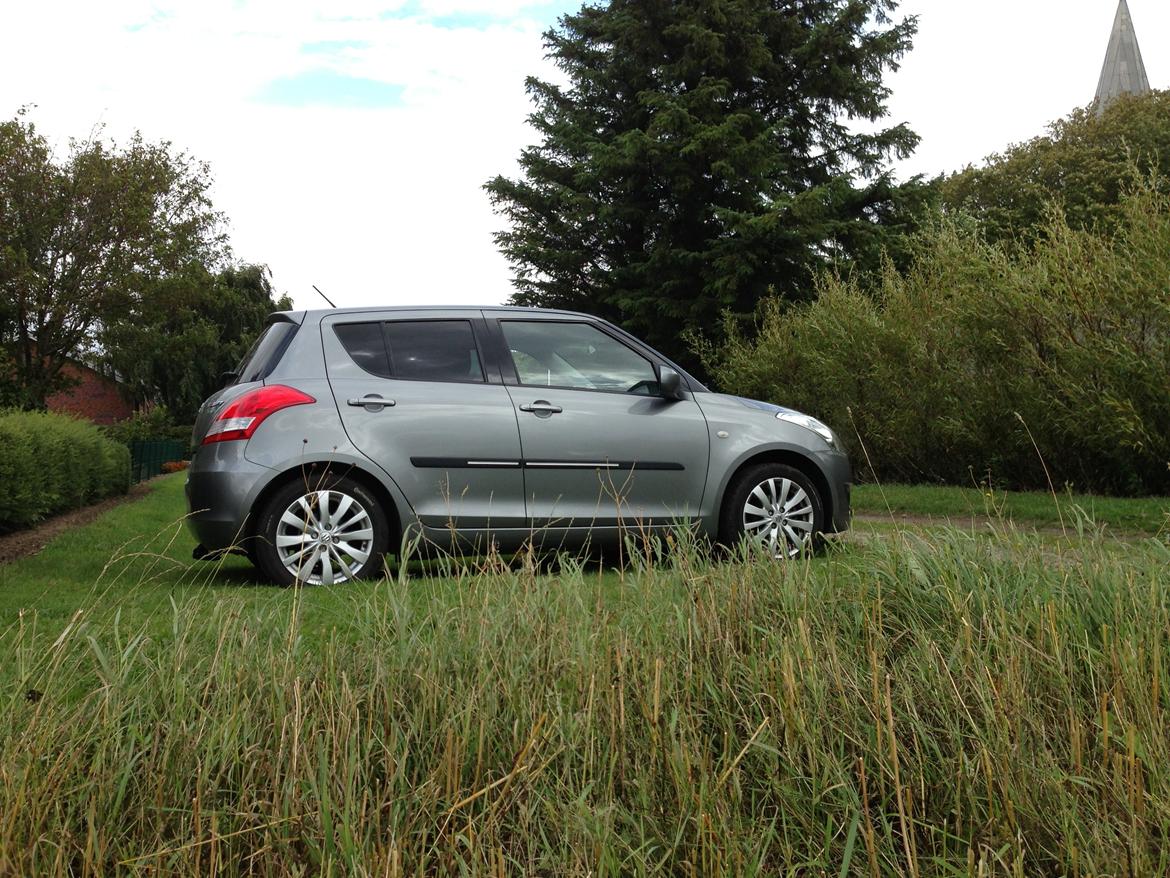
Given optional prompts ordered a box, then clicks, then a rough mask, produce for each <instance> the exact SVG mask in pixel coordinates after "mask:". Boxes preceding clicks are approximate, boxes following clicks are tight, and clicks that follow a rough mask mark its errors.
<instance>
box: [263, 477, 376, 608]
mask: <svg viewBox="0 0 1170 878" xmlns="http://www.w3.org/2000/svg"><path fill="white" fill-rule="evenodd" d="M387 533H388V527H387V521H386V514H385V513H384V512H383V511H382V508H381V506H380V504H379V503H378V501H377V499H376V498H374V497H373V496H372V495H371V494H370V492H369V491H368V490H367V489H366V488H365V487H364V486H363V485H362V484H361V483H359V482H357V481H354V480H353V479H351V478H348V477H346V476H334V475H328V474H327V475H324V476H322V477H320V478H319V479H317V481H316V483H315V484H305V483H304V482H302V481H299V480H298V481H296V482H293V483H291V484H289V485H287V486H286V487H284V488H282V489H281V490H279V491H277V492H276V494H274V495H273V496H272V498H271V499H270V500H269V501H268V503H267V504H266V505H265V507H264V510H263V512H262V513H261V515H260V519H259V527H258V532H257V537H258V539H257V540H256V541H255V542H254V543H253V549H252V553H253V555H254V560H255V562H256V565H257V566H258V567H259V568H260V570H261V572H263V573H264V574H265V575H266V576H268V577H269V578H270V579H272V580H273V581H274V582H276V583H279V584H281V585H292V584H293V583H295V582H299V583H301V584H302V585H341V584H342V583H346V582H352V581H354V580H357V579H366V578H369V577H371V576H375V575H378V574H379V573H381V571H382V556H383V555H384V554H385V552H386V545H387V539H388V537H387Z"/></svg>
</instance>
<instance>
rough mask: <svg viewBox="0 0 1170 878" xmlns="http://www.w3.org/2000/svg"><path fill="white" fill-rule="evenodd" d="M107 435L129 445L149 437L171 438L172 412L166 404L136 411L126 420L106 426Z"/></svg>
mask: <svg viewBox="0 0 1170 878" xmlns="http://www.w3.org/2000/svg"><path fill="white" fill-rule="evenodd" d="M104 429H105V431H106V435H107V436H109V437H110V438H111V439H113V440H114V441H116V442H121V443H122V444H123V445H129V444H130V443H131V442H138V441H144V440H148V439H162V438H164V437H166V438H169V434H170V432H171V430H173V429H174V427H173V425H172V422H171V413H170V412H169V411H167V407H166V406H165V405H159V406H155V407H154V408H151V409H146V410H140V411H136V412H135V413H134V414H132V415H131V416H130V417H128V418H126V419H125V420H124V421H119V422H118V423H116V424H111V425H110V426H108V427H106V428H104Z"/></svg>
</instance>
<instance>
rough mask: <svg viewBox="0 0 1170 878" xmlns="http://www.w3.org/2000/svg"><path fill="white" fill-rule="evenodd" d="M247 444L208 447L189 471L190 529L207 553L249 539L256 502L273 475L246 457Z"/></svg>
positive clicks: (238, 443) (228, 443)
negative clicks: (251, 515) (251, 517)
mask: <svg viewBox="0 0 1170 878" xmlns="http://www.w3.org/2000/svg"><path fill="white" fill-rule="evenodd" d="M244 444H245V443H243V442H217V443H215V444H213V445H204V446H202V447H200V448H199V449H198V450H197V451H196V452H195V457H194V459H193V460H192V461H191V466H190V468H188V470H187V510H188V512H189V513H190V514H189V515H188V517H187V525H188V527H189V528H190V530H191V533H192V534H194V536H195V539H196V541H198V542H199V543H200V544H201V545H202V546H203V547H204V548H205V549H207V550H210V551H220V550H223V549H229V548H232V547H233V546H238V545H240V543H241V542H242V540H243V539H244V537H245V536H246V535H247V526H248V513H249V512H250V510H251V508H252V502H253V500H254V499H255V497H256V495H257V494H259V492H260V489H261V488H263V486H264V484H265V483H266V482H267V481H268V479H269V478H271V477H272V475H273V471H272V470H271V469H269V468H268V467H266V466H260V465H259V464H256V463H252V462H251V461H250V460H248V459H247V458H246V457H244Z"/></svg>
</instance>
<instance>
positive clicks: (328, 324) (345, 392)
mask: <svg viewBox="0 0 1170 878" xmlns="http://www.w3.org/2000/svg"><path fill="white" fill-rule="evenodd" d="M477 329H478V332H477ZM482 334H483V319H482V315H481V314H480V312H478V311H473V310H469V311H444V312H442V316H437V315H436V312H434V311H418V312H385V311H383V312H371V313H365V314H354V313H345V314H334V315H330V316H329V317H326V318H325V319H324V320H323V321H322V324H321V341H322V345H323V347H324V352H325V363H326V369H327V371H328V374H329V383H330V385H331V386H332V388H333V395H334V398H335V399H336V402H337V409H338V411H339V412H340V413H341V419H342V422H343V423H344V425H345V431H346V433H347V434H348V435H349V438H350V441H351V442H353V444H354V445H355V446H356V447H357V448H358V449H359V450H360V451H361V452H362V453H363V454H365V455H366V456H367V457H369V458H370V459H371V460H373V461H374V462H375V463H376V464H377V465H378V466H380V467H381V468H382V469H384V470H385V471H386V472H387V473H388V474H389V475H390V477H391V478H393V479H394V480H395V482H396V483H397V484H398V486H399V488H401V490H402V492H403V494H405V495H406V498H407V499H408V500H409V501H410V504H411V506H412V507H413V508H414V511H415V513H416V514H417V515H418V517H419V519H420V521H421V522H422V523H423V524H424V525H427V526H428V527H433V528H449V527H455V528H458V529H460V530H468V531H479V530H488V529H491V530H499V529H508V528H523V527H524V526H525V517H524V490H523V484H524V481H523V478H524V477H523V471H522V468H521V465H520V437H519V431H518V428H517V424H516V413H515V410H514V408H513V406H512V402H511V399H510V397H509V396H508V392H507V390H506V389H505V388H504V386H503V384H502V382H501V379H500V375H499V371H498V369H495V368H489V366H488V364H486V363H485V359H484V355H483V351H482V339H481V336H482Z"/></svg>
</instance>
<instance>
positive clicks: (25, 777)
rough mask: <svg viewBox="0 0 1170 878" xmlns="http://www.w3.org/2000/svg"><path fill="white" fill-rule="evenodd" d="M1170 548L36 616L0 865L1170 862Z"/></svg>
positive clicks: (13, 672) (916, 553)
mask: <svg viewBox="0 0 1170 878" xmlns="http://www.w3.org/2000/svg"><path fill="white" fill-rule="evenodd" d="M1168 564H1170V550H1168V549H1167V548H1166V546H1165V545H1163V544H1159V543H1156V542H1149V543H1145V544H1135V545H1133V546H1132V547H1130V548H1129V549H1128V550H1125V551H1120V550H1116V549H1113V550H1109V549H1107V548H1106V547H1105V546H1104V545H1102V544H1100V543H1098V542H1096V538H1095V537H1093V536H1092V535H1091V534H1090V533H1089V532H1087V531H1086V532H1084V533H1082V534H1081V535H1080V536H1076V535H1074V536H1072V537H1070V540H1069V541H1068V542H1067V543H1060V544H1053V543H1051V542H1047V543H1046V542H1042V541H1039V540H1037V539H1033V538H1026V537H1022V536H1019V535H1016V534H1013V533H1011V532H1010V531H1007V532H1003V533H1000V534H999V535H998V536H996V537H994V538H990V539H983V538H974V537H970V536H964V535H961V534H959V533H954V534H952V535H951V536H949V537H945V538H940V539H936V540H934V541H933V542H924V541H921V540H918V539H914V538H912V537H909V536H901V537H898V538H896V539H894V540H891V541H887V540H873V541H871V542H868V543H866V544H864V545H861V546H858V547H854V548H850V549H848V550H841V551H839V552H837V553H835V554H834V555H833V556H832V557H830V558H829V559H827V560H818V561H812V562H801V563H793V564H789V565H776V564H772V563H759V562H755V561H751V560H750V559H737V560H735V561H733V562H727V563H721V564H712V563H710V562H708V561H706V560H704V558H703V556H702V555H701V554H700V553H698V552H696V551H694V550H693V549H692V548H689V547H681V548H676V550H675V551H674V552H672V553H671V554H670V555H669V560H668V561H667V563H666V564H665V565H660V566H657V567H656V566H653V565H647V564H643V563H641V561H640V560H639V559H637V558H636V559H635V565H634V566H632V567H631V568H630V569H628V570H626V571H625V572H622V573H620V574H615V573H607V572H598V571H596V570H593V569H590V568H586V567H581V566H580V565H578V564H576V563H574V562H565V563H564V564H563V565H562V566H561V567H560V569H559V570H558V571H556V572H555V573H552V574H546V575H541V574H538V573H537V572H536V571H535V570H534V569H533V568H532V567H530V566H522V567H520V568H519V569H507V568H503V567H499V568H497V569H494V570H484V571H480V572H468V571H467V570H465V569H461V568H459V567H457V566H455V565H451V567H450V569H449V570H448V571H447V573H448V574H449V575H448V576H445V577H436V578H421V577H415V578H412V577H410V576H408V575H407V574H406V573H405V572H403V573H401V574H400V576H399V578H397V579H390V580H387V581H384V582H381V583H377V584H374V585H370V586H365V587H354V588H352V589H351V590H350V591H349V592H348V593H347V598H346V601H344V602H343V603H344V608H343V609H342V610H339V611H338V612H337V613H336V615H335V616H334V617H333V618H332V619H330V620H326V621H323V620H321V619H316V620H314V621H313V622H312V624H310V622H309V621H308V620H306V619H305V618H304V616H303V614H302V613H301V612H300V609H299V606H300V600H301V596H300V595H299V594H298V593H296V592H288V593H281V594H280V595H279V596H280V597H282V598H286V599H287V600H280V601H274V602H273V603H272V604H271V605H270V607H271V608H270V609H268V610H262V609H255V608H254V609H252V610H250V611H245V610H244V609H243V604H242V603H241V602H239V601H238V600H236V599H233V598H232V597H216V596H215V594H214V593H213V592H208V593H207V594H205V595H200V596H199V597H197V598H191V599H189V601H187V602H184V603H176V604H175V605H174V606H173V613H172V614H171V618H170V620H169V627H167V626H163V627H160V628H156V629H142V630H130V629H128V628H127V627H126V626H125V624H124V623H123V622H122V620H121V617H120V616H119V614H118V613H117V611H116V608H112V607H109V606H94V607H86V608H82V609H81V610H79V611H78V613H77V615H76V616H75V617H74V618H73V619H72V620H71V621H70V622H69V624H68V625H67V626H66V627H64V629H63V630H61V627H60V626H56V627H51V626H50V625H49V624H48V623H47V622H45V621H43V620H39V619H38V618H37V617H36V616H35V615H26V616H25V617H23V618H22V619H21V620H20V622H19V623H18V625H17V626H16V627H14V628H13V629H12V630H10V631H8V632H6V633H5V634H4V635H3V638H2V640H0V667H3V669H4V670H3V672H2V674H0V679H2V680H3V683H2V688H0V703H2V704H3V710H2V711H0V873H2V874H5V875H42V874H44V875H114V874H127V875H158V874H199V875H217V874H219V875H234V874H253V875H310V874H311V875H317V874H322V875H407V874H410V875H426V874H463V875H504V874H531V875H582V876H584V875H643V874H663V873H665V874H676V875H695V876H700V875H778V874H788V875H858V876H875V875H911V876H936V875H972V876H984V875H1084V876H1088V875H1160V874H1167V872H1168V871H1170V845H1168V844H1167V841H1168V834H1170V736H1168V735H1167V731H1166V695H1165V691H1164V690H1165V688H1166V685H1167V676H1168V673H1170V656H1168V651H1167V643H1168V639H1170V598H1168V596H1167V591H1166V589H1165V580H1166V574H1165V571H1166V569H1167V565H1168ZM403 569H404V570H405V569H406V568H403ZM278 608H279V609H278Z"/></svg>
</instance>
